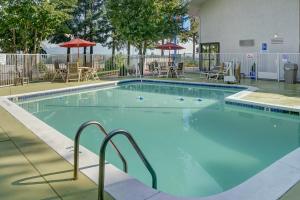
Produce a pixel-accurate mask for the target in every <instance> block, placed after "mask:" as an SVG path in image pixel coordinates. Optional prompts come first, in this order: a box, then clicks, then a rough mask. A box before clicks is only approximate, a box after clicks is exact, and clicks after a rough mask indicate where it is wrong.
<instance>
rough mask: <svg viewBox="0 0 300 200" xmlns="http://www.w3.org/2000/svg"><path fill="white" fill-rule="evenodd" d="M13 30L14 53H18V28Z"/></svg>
mask: <svg viewBox="0 0 300 200" xmlns="http://www.w3.org/2000/svg"><path fill="white" fill-rule="evenodd" d="M12 32H13V47H14V50H13V53H17V44H16V29H13V30H12Z"/></svg>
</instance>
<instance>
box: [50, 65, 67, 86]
mask: <svg viewBox="0 0 300 200" xmlns="http://www.w3.org/2000/svg"><path fill="white" fill-rule="evenodd" d="M54 69H55V72H54V76H53V78H52V82H53V81H54V80H55V79H56V78H58V77H59V78H61V79H62V80H63V81H66V76H67V70H66V69H62V68H60V66H59V63H58V61H55V62H54Z"/></svg>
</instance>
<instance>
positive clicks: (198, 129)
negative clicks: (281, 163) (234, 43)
mask: <svg viewBox="0 0 300 200" xmlns="http://www.w3.org/2000/svg"><path fill="white" fill-rule="evenodd" d="M239 91H240V90H237V89H227V88H215V87H213V88H212V87H201V86H200V87H199V86H184V85H182V86H180V85H168V84H161V83H160V84H154V83H153V84H149V83H130V84H124V85H120V86H116V87H114V88H106V89H99V90H94V91H89V92H86V91H85V92H83V93H77V94H69V95H65V96H58V97H51V98H49V99H40V100H38V99H37V100H34V101H27V102H20V103H19V105H20V106H22V107H23V108H24V109H26V110H27V111H29V112H31V113H32V114H33V115H34V116H36V117H37V118H39V119H41V120H42V121H44V122H46V123H47V124H49V125H50V126H52V127H54V128H55V129H57V130H58V131H60V132H61V133H63V134H65V135H66V136H68V137H69V138H71V139H74V136H75V133H76V131H77V129H78V128H79V126H80V125H81V124H82V123H84V122H86V121H89V120H96V121H99V122H101V123H102V124H103V126H104V127H105V128H106V129H107V130H108V131H111V130H114V129H117V128H122V129H125V130H128V131H129V132H130V133H132V135H133V136H134V138H135V139H136V141H137V143H138V144H139V146H140V147H141V149H142V150H143V152H144V154H145V155H146V157H147V159H148V160H149V161H150V163H151V164H152V166H153V168H154V169H155V171H156V173H157V177H158V189H159V190H160V191H163V192H166V193H169V194H173V195H176V196H181V197H200V196H209V195H213V194H217V193H221V192H223V191H226V190H228V189H231V188H233V187H235V186H237V185H239V184H240V183H242V182H244V181H245V180H247V179H249V178H250V177H252V176H254V175H255V174H257V173H258V172H259V171H261V170H263V169H264V168H266V167H267V166H269V165H270V164H272V163H273V162H275V161H276V160H278V159H280V158H281V157H283V156H284V155H286V154H287V153H289V152H291V151H292V150H294V149H296V148H297V147H299V143H300V136H299V134H300V120H299V119H300V117H299V116H290V115H287V114H279V113H267V112H264V111H259V110H253V109H248V108H241V107H236V106H232V105H226V104H225V102H224V98H225V97H227V96H229V95H232V94H234V93H236V92H239ZM86 132H89V134H83V135H82V137H81V144H82V145H84V146H85V147H87V148H88V149H90V150H91V151H93V152H95V153H97V154H98V152H99V148H100V144H101V141H102V139H103V135H102V134H99V133H98V130H97V129H96V128H94V127H90V128H88V129H87V130H86ZM114 142H115V143H116V144H117V146H118V147H119V148H120V150H121V152H122V153H123V155H125V157H126V159H127V161H128V167H129V174H130V175H132V176H134V177H136V178H137V179H139V180H140V181H142V182H144V183H145V184H147V185H149V186H151V176H150V175H149V173H148V171H147V170H146V169H145V167H144V166H143V164H142V162H141V161H140V159H139V158H138V156H137V155H136V153H135V152H134V150H133V149H132V147H131V146H130V145H129V143H128V141H127V140H125V139H124V138H123V137H122V136H119V137H117V138H115V139H114ZM107 160H108V161H109V162H110V163H112V164H114V165H115V166H117V167H118V168H119V169H122V163H121V162H120V160H119V158H118V157H117V156H116V155H115V152H114V151H113V150H112V149H108V153H107Z"/></svg>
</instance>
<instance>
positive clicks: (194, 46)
mask: <svg viewBox="0 0 300 200" xmlns="http://www.w3.org/2000/svg"><path fill="white" fill-rule="evenodd" d="M196 42H197V41H196V35H195V34H193V61H195V57H196Z"/></svg>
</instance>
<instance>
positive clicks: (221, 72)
mask: <svg viewBox="0 0 300 200" xmlns="http://www.w3.org/2000/svg"><path fill="white" fill-rule="evenodd" d="M227 73H228V68H225V67H224V63H222V64H221V66H217V67H214V68H213V69H212V70H211V71H209V72H208V73H207V78H208V79H209V80H219V79H220V78H224V76H225V75H226V74H227Z"/></svg>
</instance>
